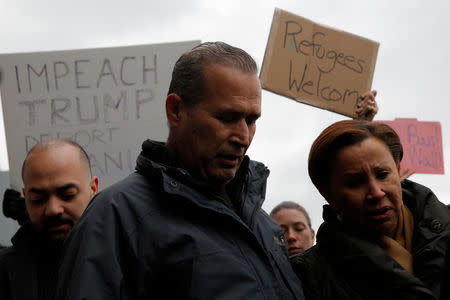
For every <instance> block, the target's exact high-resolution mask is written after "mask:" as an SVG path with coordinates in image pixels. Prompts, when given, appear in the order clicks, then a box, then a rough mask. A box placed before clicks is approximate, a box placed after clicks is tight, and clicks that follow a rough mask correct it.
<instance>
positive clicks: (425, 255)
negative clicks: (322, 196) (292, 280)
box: [291, 180, 450, 300]
mask: <svg viewBox="0 0 450 300" xmlns="http://www.w3.org/2000/svg"><path fill="white" fill-rule="evenodd" d="M402 190H403V203H404V204H405V205H407V206H408V208H409V209H410V210H411V212H412V214H413V215H414V232H413V241H412V243H413V246H412V255H413V260H414V261H413V264H414V266H413V268H414V276H412V275H411V274H409V273H408V272H407V271H406V270H404V269H403V268H402V267H401V266H400V265H399V264H398V263H397V262H396V261H395V260H394V259H392V258H391V257H390V256H388V255H386V254H385V252H384V251H383V249H382V248H381V247H380V246H378V244H377V243H375V242H373V238H370V237H368V235H367V234H365V233H363V232H360V231H358V229H357V228H356V226H352V225H349V224H343V223H341V222H339V221H338V220H337V219H336V215H335V214H334V213H333V212H332V211H331V208H330V207H329V206H327V205H326V206H325V207H324V221H325V222H324V223H323V224H322V225H321V226H320V229H319V231H318V234H317V244H316V245H315V246H314V247H313V248H311V249H309V250H308V251H306V252H304V253H303V254H301V255H297V256H295V257H293V258H291V262H292V265H293V267H294V270H295V272H296V273H297V275H298V276H299V278H301V280H302V283H303V289H304V291H305V296H306V298H307V299H352V300H353V299H396V300H400V299H405V300H406V299H408V300H414V299H417V300H419V299H420V300H426V299H438V297H439V289H440V282H441V273H442V268H443V265H444V254H445V245H446V240H447V235H448V234H449V233H450V225H449V223H450V212H449V210H448V208H447V207H446V206H445V205H444V204H442V203H441V202H439V200H438V199H437V198H436V196H435V195H434V194H433V192H431V190H430V189H428V188H426V187H424V186H422V185H420V184H417V183H414V182H412V181H409V180H404V181H403V182H402ZM344 223H345V222H344ZM318 279H319V280H318Z"/></svg>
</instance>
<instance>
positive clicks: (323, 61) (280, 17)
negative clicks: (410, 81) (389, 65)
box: [260, 9, 379, 118]
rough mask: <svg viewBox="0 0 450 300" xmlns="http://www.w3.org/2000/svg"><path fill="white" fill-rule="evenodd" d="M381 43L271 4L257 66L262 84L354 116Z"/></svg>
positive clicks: (369, 79) (311, 103) (303, 100)
mask: <svg viewBox="0 0 450 300" xmlns="http://www.w3.org/2000/svg"><path fill="white" fill-rule="evenodd" d="M378 47H379V43H377V42H374V41H371V40H368V39H365V38H362V37H359V36H356V35H353V34H350V33H346V32H343V31H339V30H336V29H333V28H330V27H326V26H323V25H319V24H316V23H314V22H312V21H310V20H307V19H305V18H302V17H300V16H297V15H294V14H291V13H289V12H286V11H283V10H281V9H275V13H274V16H273V21H272V27H271V29H270V34H269V40H268V42H267V47H266V53H265V56H264V61H263V65H262V68H261V74H260V79H261V83H262V87H263V88H264V89H266V90H269V91H272V92H274V93H277V94H280V95H283V96H286V97H289V98H292V99H294V100H297V101H299V102H302V103H306V104H310V105H313V106H316V107H320V108H323V109H327V110H331V111H334V112H337V113H340V114H343V115H346V116H349V117H353V118H354V117H356V113H355V109H356V105H357V102H358V97H359V96H360V95H361V94H363V93H364V92H366V91H369V90H370V88H371V86H372V78H373V73H374V70H375V62H376V59H377V53H378Z"/></svg>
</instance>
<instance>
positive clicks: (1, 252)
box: [0, 246, 17, 265]
mask: <svg viewBox="0 0 450 300" xmlns="http://www.w3.org/2000/svg"><path fill="white" fill-rule="evenodd" d="M16 256H17V251H16V249H15V248H14V246H9V247H5V248H2V249H0V265H3V264H5V263H7V262H9V261H10V260H12V259H13V258H15V257H16Z"/></svg>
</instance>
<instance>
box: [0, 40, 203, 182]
mask: <svg viewBox="0 0 450 300" xmlns="http://www.w3.org/2000/svg"><path fill="white" fill-rule="evenodd" d="M198 44H199V41H190V42H180V43H168V44H154V45H140V46H129V47H117V48H103V49H87V50H72V51H57V52H40V53H22V54H4V55H0V67H1V70H2V82H1V95H2V104H3V117H4V122H5V131H6V140H7V147H8V159H9V167H10V178H11V186H12V187H13V188H15V189H18V190H20V188H21V187H22V179H21V176H20V170H21V167H22V162H23V160H24V158H25V155H26V153H27V152H28V150H29V149H30V148H31V147H33V146H34V145H36V144H37V143H38V142H41V141H44V140H48V139H50V138H65V139H70V140H74V141H76V142H77V143H79V144H80V145H81V146H82V147H83V148H84V149H85V150H86V152H87V153H88V154H89V157H90V159H91V164H92V172H93V174H94V175H96V176H99V178H100V187H101V188H104V187H106V186H108V185H110V184H112V183H114V182H116V181H118V180H120V179H121V178H123V177H125V176H126V175H128V174H129V173H131V172H132V171H133V170H134V167H135V160H136V157H137V155H138V154H139V152H140V149H141V143H142V142H143V141H144V140H145V139H147V138H152V139H156V140H161V141H165V140H166V138H167V134H168V128H167V119H166V114H165V99H166V95H167V90H168V86H169V83H170V79H171V75H172V70H173V66H174V64H175V62H176V60H177V59H178V58H179V57H180V55H181V54H182V53H184V52H185V51H187V50H190V49H192V48H193V47H194V46H196V45H198Z"/></svg>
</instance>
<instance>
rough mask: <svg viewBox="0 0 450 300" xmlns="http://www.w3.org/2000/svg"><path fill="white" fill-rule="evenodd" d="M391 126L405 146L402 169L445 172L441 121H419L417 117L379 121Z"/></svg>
mask: <svg viewBox="0 0 450 300" xmlns="http://www.w3.org/2000/svg"><path fill="white" fill-rule="evenodd" d="M378 122H382V123H385V124H387V125H389V126H391V127H392V128H393V129H394V130H395V131H396V132H397V134H398V135H399V137H400V141H401V143H402V146H403V159H402V162H401V164H400V166H401V168H402V169H409V170H413V171H415V173H423V174H444V155H443V151H442V132H441V124H440V123H439V122H419V121H417V119H395V120H394V121H378Z"/></svg>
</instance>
